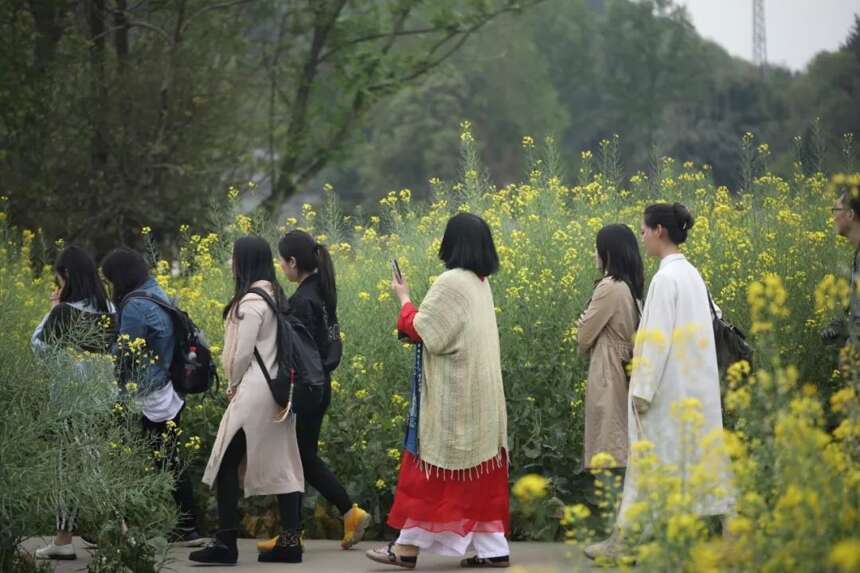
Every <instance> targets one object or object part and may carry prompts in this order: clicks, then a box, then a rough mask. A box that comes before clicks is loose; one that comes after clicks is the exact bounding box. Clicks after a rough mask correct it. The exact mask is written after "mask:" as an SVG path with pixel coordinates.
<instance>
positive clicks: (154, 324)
mask: <svg viewBox="0 0 860 573" xmlns="http://www.w3.org/2000/svg"><path fill="white" fill-rule="evenodd" d="M278 251H279V255H280V262H281V267H282V269H283V272H284V274H285V275H286V277H287V278H288V280H290V281H292V282H296V283H299V286H298V288H297V289H296V291H295V293H294V294H293V295H292V296H291V297H289V298H288V297H287V296H286V295H285V294H284V291H283V289H282V287H281V286H280V283H279V281H278V279H277V275H276V271H275V266H274V262H273V261H274V258H273V256H272V251H271V248H270V247H269V245H268V243H266V241H264V240H263V239H261V238H259V237H243V238H241V239H239V240H237V241H236V243H235V245H234V249H233V257H232V268H233V277H234V284H235V292H234V295H233V297H232V298H231V300H230V301H229V302H228V303H227V304H226V306H225V308H224V311H223V316H224V320H225V336H224V352H223V355H222V364H223V368H224V372H225V373H226V375H227V378H228V384H227V389H226V394H227V397H228V399H229V404H228V406H227V409H226V410H225V412H224V415H223V417H222V420H221V424H220V426H219V429H218V434H217V436H216V439H215V443H214V445H213V447H212V452H211V455H210V459H209V462H208V464H207V466H206V470H205V472H204V475H203V482H204V483H206V484H207V485H210V486H214V487H215V489H216V498H217V504H218V527H219V528H218V531H217V532H216V534H215V537H214V540H212V541H211V542H210V543H208V545H207V546H206V547H204V548H202V549H200V550H198V551H195V552H192V553H191V556H190V558H191V560H193V561H198V562H203V563H224V564H228V563H236V561H237V559H238V551H237V543H236V538H237V533H238V529H239V512H238V505H239V493H240V490H241V489H244V493H245V496H252V495H275V496H277V500H278V507H279V510H280V518H281V530H282V533H281V534H280V535H278V536H277V537H276V538H275V539H272V540H268V541H264V542H261V543H259V544H258V549H259V560H260V561H264V562H266V561H270V562H288V563H297V562H301V560H302V546H301V507H302V499H301V496H302V492H303V491H304V487H305V484H306V483H307V484H310V485H312V486H314V487H315V488H316V489H317V490H318V491H319V492H320V493H321V494H322V495H323V496H324V497H325V498H326V499H328V500H329V501H330V502H331V503H332V504H333V505H335V506H336V507H337V508H338V509H339V510H340V512H341V514H342V516H343V519H344V536H343V540H342V542H341V545H342V546H343V548H344V549H348V548H350V547H352V546H353V545H355V544H356V543H358V542H359V541H360V540H361V538H362V536H363V535H364V531H365V529H366V528H367V526H368V525H369V524H370V521H371V518H370V514H369V513H367V512H366V511H365V510H363V509H362V508H361V507H359V506H358V504H355V503H353V501H352V499H351V498H350V496H349V494H348V493H347V492H346V490H345V488H344V487H343V486H342V485H341V484H340V482H339V481H338V480H337V478H336V477H335V476H334V475H333V473H332V472H331V470H330V469H329V468H328V466H327V465H326V464H325V462H323V460H322V459H321V458H320V457H319V456H318V447H319V437H320V429H321V425H322V420H323V417H324V415H325V413H326V410H327V408H328V406H329V402H330V399H331V372H332V370H334V368H336V367H337V363H338V362H339V350H338V349H339V345H340V336H339V327H338V322H337V294H336V292H337V291H336V284H335V275H334V269H333V266H332V263H331V259H330V257H329V254H328V251H327V250H326V248H325V246H323V245H320V244H318V243H317V242H316V241H315V240H314V239H313V238H312V237H311V236H310V235H309V234H308V233H305V232H303V231H293V232H290V233H288V234H287V235H285V236H284V237H283V238H282V239H281V240H280V243H279V245H278ZM53 270H54V275H55V280H56V285H57V289H56V291H55V292H54V294H53V296H52V309H51V311H50V312H49V313H48V314H47V315H46V316H45V318H44V319H43V320H42V321H41V322H40V324H39V325H38V327H37V328H36V331H35V332H34V333H33V336H32V344H33V347H34V350H35V351H36V352H38V353H41V352H46V351H48V350H49V349H51V348H63V347H66V346H75V347H77V348H80V349H82V350H87V351H90V352H102V353H113V354H115V355H116V356H117V358H118V359H117V361H116V362H117V364H118V365H119V368H118V372H117V376H118V379H119V382H120V385H121V386H122V387H123V388H128V387H129V386H130V385H131V384H134V387H135V392H134V398H135V401H136V402H137V406H138V407H139V409H140V411H141V418H140V427H141V431H142V432H144V433H145V435H146V436H147V437H148V440H149V441H150V443H151V444H152V445H153V448H154V449H156V450H159V451H167V452H169V453H171V456H172V457H175V456H176V455H178V454H177V453H178V448H176V447H171V445H170V444H165V443H164V442H165V440H170V439H172V437H173V436H176V435H177V434H178V432H177V429H178V428H180V427H181V423H182V421H181V418H182V412H183V409H184V408H185V398H184V396H182V395H180V394H179V393H178V392H177V391H176V389H175V388H174V385H173V384H172V383H171V375H170V361H171V359H172V357H173V356H174V347H175V345H176V344H177V341H176V337H175V333H174V323H173V321H172V318H171V316H170V313H169V312H168V311H167V310H165V307H164V306H163V305H162V304H159V303H160V302H164V303H169V299H168V297H167V295H166V294H165V293H164V291H163V290H162V289H161V288H160V287H159V286H158V284H157V282H156V281H155V279H154V277H152V275H151V274H150V265H149V264H148V263H147V262H146V260H145V259H144V257H143V256H142V255H141V254H140V253H138V252H136V251H133V250H130V249H125V248H121V249H116V250H114V251H113V252H111V253H110V254H109V255H108V256H107V257H106V258H105V259H104V261H103V262H102V265H101V271H102V275H103V276H104V278H105V279H106V280H107V282H108V283H109V285H110V287H111V288H110V292H111V293H112V296H111V297H110V299H109V298H108V296H107V295H106V292H107V291H106V289H105V288H104V286H103V285H102V282H101V279H100V277H99V273H98V270H97V267H96V264H95V262H94V261H93V259H92V257H90V256H89V255H88V254H87V253H86V252H85V251H83V250H82V249H80V248H78V247H74V246H71V247H67V248H66V249H64V250H63V251H62V253H60V255H59V256H58V258H57V261H56V263H55V265H54V269H53ZM254 289H261V290H262V291H263V292H265V293H268V295H269V296H270V297H271V298H272V299H273V300H274V301H276V305H277V308H278V312H291V313H292V314H293V315H294V316H295V317H297V318H298V319H299V320H301V321H302V322H303V323H304V324H305V325H306V328H307V329H308V331H309V332H310V333H311V334H312V336H313V339H314V342H315V344H316V348H317V349H318V351H319V352H320V354H321V355H322V356H323V357H325V358H327V360H325V359H324V360H322V364H323V367H324V368H325V375H326V384H325V385H324V386H323V388H321V391H322V393H323V395H322V399H321V400H320V401H319V403H318V405H317V407H316V408H315V409H314V410H310V411H303V412H302V413H301V414H296V415H291V416H287V417H285V418H284V419H283V420H281V421H278V418H279V408H278V406H277V404H276V403H275V402H274V400H273V399H272V396H271V393H270V390H269V387H268V384H267V382H266V380H265V377H264V374H263V369H264V368H265V369H266V370H267V371H268V372H271V373H273V374H274V373H276V372H277V367H278V356H277V340H276V339H277V327H276V315H275V311H274V310H273V309H272V308H270V307H269V306H268V305H267V304H266V303H265V302H264V300H263V298H262V297H261V296H260V295H259V294H254V293H251V292H249V291H251V290H254ZM141 294H143V295H145V296H140V295H141ZM84 322H86V323H88V324H91V325H93V328H81V325H82V323H84ZM106 326H107V327H108V328H106ZM110 326H112V327H110ZM81 333H85V335H84V336H81ZM138 339H139V340H143V341H144V343H143V348H145V349H146V351H147V353H148V358H149V360H143V361H137V362H136V367H135V368H133V369H130V368H125V367H124V365H125V364H127V362H128V361H127V360H124V358H125V357H124V356H123V353H124V352H125V350H124V345H123V344H121V343H120V341H123V340H124V341H126V343H127V342H128V341H136V340H138ZM127 345H128V344H125V346H127ZM165 446H166V447H165ZM164 463H165V464H166V465H167V467H168V468H169V469H170V470H171V471H173V472H174V474H175V475H174V499H175V502H176V505H177V509H178V514H179V521H178V523H177V527H176V530H175V531H174V534H173V541H174V542H175V543H178V544H182V545H185V546H191V547H193V546H201V545H204V544H205V543H206V539H204V538H203V537H202V536H201V535H200V534H199V533H198V531H197V516H198V512H197V508H196V507H195V504H194V487H193V484H192V483H191V481H190V478H189V474H188V473H187V472H184V471H182V470H181V468H182V465H181V464H180V463H179V460H178V459H168V460H164ZM63 505H64V504H63ZM76 513H77V512H76V511H75V510H74V508H69V507H66V506H65V505H64V506H63V507H60V508H58V519H57V535H56V537H55V538H54V540H53V541H52V542H51V543H49V544H48V545H47V546H45V547H43V548H41V549H39V550H37V552H36V556H37V557H39V558H42V559H75V557H76V555H75V550H74V547H73V545H72V543H71V542H72V532H73V531H74V530H75V525H76V524H75V521H74V519H75V515H76Z"/></svg>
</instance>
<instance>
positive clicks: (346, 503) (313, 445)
mask: <svg viewBox="0 0 860 573" xmlns="http://www.w3.org/2000/svg"><path fill="white" fill-rule="evenodd" d="M330 403H331V384H327V385H326V387H325V390H324V394H323V399H322V403H321V405H320V408H319V410H318V411H316V412H313V413H303V414H299V415H298V419H297V421H296V438H297V440H298V442H299V454H301V457H302V467H303V468H304V474H305V482H307V483H308V484H310V485H312V486H313V487H314V489H316V490H317V491H318V492H320V495H322V496H323V497H324V498H326V499H327V500H328V501H329V503H331V504H332V505H334V506H335V507H337V508H338V510H340V513H341V515H344V514H346V512H348V511H349V510H350V509H352V500H351V499H350V497H349V494H348V493H346V490H345V489H344V487H343V486H342V485H341V484H340V482H339V481H338V480H337V478H336V477H335V475H334V474H333V473H332V471H331V469H329V467H328V466H327V465H326V464H325V462H324V461H322V460H321V459H320V457H319V455H318V454H319V441H320V429H321V428H322V422H323V418H324V417H325V413H326V411H327V410H328V407H329V404H330Z"/></svg>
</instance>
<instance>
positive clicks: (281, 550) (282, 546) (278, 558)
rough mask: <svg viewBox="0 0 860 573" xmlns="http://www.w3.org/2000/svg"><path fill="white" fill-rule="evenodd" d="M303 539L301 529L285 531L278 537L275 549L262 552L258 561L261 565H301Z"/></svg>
mask: <svg viewBox="0 0 860 573" xmlns="http://www.w3.org/2000/svg"><path fill="white" fill-rule="evenodd" d="M301 538H302V532H301V530H300V529H290V530H289V531H284V532H283V533H281V534H280V535H279V536H278V541H277V542H276V543H275V547H274V548H273V549H271V550H269V551H261V552H260V555H259V556H258V557H257V561H259V562H260V563H301V562H302V542H301Z"/></svg>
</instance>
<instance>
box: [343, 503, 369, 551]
mask: <svg viewBox="0 0 860 573" xmlns="http://www.w3.org/2000/svg"><path fill="white" fill-rule="evenodd" d="M370 522H371V518H370V514H369V513H367V512H366V511H364V510H363V509H361V508H360V507H358V504H357V503H354V504H352V509H350V510H349V511H347V512H346V515H344V516H343V540H342V541H341V542H340V546H341V547H342V548H344V549H349V548H350V547H352V546H353V545H355V544H356V543H358V542H359V541H361V539H362V537H364V532H365V530H366V529H367V526H368V525H370Z"/></svg>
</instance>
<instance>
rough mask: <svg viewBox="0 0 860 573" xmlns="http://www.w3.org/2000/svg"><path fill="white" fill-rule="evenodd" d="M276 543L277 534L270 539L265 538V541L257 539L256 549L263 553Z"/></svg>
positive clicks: (272, 547)
mask: <svg viewBox="0 0 860 573" xmlns="http://www.w3.org/2000/svg"><path fill="white" fill-rule="evenodd" d="M277 543H278V538H277V536H276V537H273V538H271V539H266V540H265V541H258V542H257V551H259V552H260V553H263V552H265V551H271V550H272V549H274V548H275V545H277Z"/></svg>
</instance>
